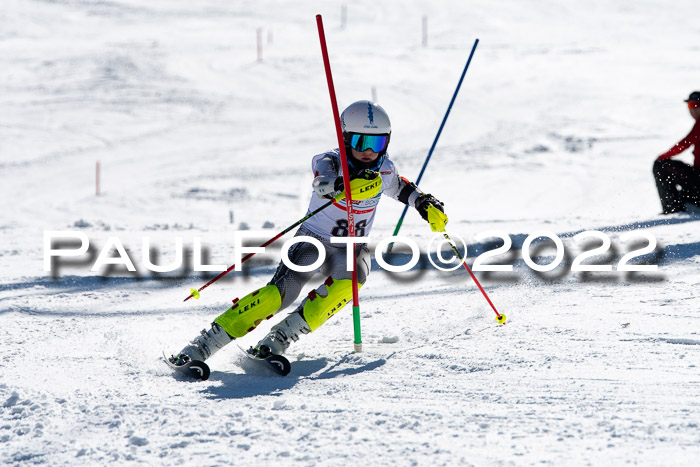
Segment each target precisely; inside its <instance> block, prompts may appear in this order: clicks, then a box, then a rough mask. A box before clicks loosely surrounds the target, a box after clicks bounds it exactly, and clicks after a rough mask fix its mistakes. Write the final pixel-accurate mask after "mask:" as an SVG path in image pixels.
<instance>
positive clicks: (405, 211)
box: [386, 39, 479, 253]
mask: <svg viewBox="0 0 700 467" xmlns="http://www.w3.org/2000/svg"><path fill="white" fill-rule="evenodd" d="M477 45H479V39H477V40H475V41H474V47H472V51H471V53H470V54H469V58H468V59H467V64H466V65H465V66H464V71H462V76H461V77H460V78H459V83H457V89H455V93H454V95H453V96H452V100H451V101H450V105H449V106H448V107H447V112H445V117H444V118H443V119H442V123H441V124H440V129H439V130H438V132H437V135H435V140H434V141H433V145H432V146H430V151H428V157H426V158H425V162H423V168H422V169H420V174H418V178H417V179H416V182H415V183H416V185H418V184H419V183H420V180H421V178H423V174H424V173H425V168H426V167H428V162H430V158H431V157H432V155H433V151H434V150H435V146H436V145H437V142H438V139H440V133H442V129H443V128H444V127H445V122H446V121H447V117H448V116H449V115H450V110H452V104H454V103H455V99H456V98H457V93H459V88H460V87H461V86H462V81H464V76H465V75H466V74H467V69H469V64H470V63H471V61H472V57H473V56H474V51H475V50H476V46H477ZM407 212H408V205H406V207H404V208H403V213H401V218H399V222H398V223H397V224H396V228H395V229H394V233H393V234H392V236H395V235H396V234H398V233H399V230H400V229H401V224H403V218H404V217H405V216H406V213H407ZM393 246H394V244H393V243H390V244H389V247H388V248H387V250H386V252H387V253H391V248H392V247H393Z"/></svg>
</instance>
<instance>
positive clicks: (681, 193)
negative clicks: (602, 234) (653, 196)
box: [653, 91, 700, 214]
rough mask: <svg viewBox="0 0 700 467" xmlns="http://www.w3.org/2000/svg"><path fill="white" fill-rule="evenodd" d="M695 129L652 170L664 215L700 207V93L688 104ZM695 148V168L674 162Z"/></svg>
mask: <svg viewBox="0 0 700 467" xmlns="http://www.w3.org/2000/svg"><path fill="white" fill-rule="evenodd" d="M685 102H687V103H688V109H689V110H690V115H691V116H692V117H693V118H694V119H695V125H693V128H692V130H690V133H688V136H686V137H685V138H683V139H682V140H680V141H679V142H678V143H676V145H675V146H673V147H672V148H671V149H669V150H668V151H666V152H665V153H663V154H661V155H660V156H659V157H657V158H656V161H655V162H654V166H653V172H654V179H655V180H656V188H657V189H658V190H659V198H661V207H662V208H663V214H671V213H674V212H679V211H685V204H686V203H690V204H694V205H695V206H698V207H700V91H693V92H691V93H690V96H688V98H687V99H686V100H685ZM693 145H695V148H694V149H693V155H694V156H695V160H694V165H692V166H691V165H688V164H686V163H684V162H681V161H679V160H672V159H671V158H672V157H673V156H675V155H678V154H680V153H682V152H683V151H685V150H686V149H688V148H689V147H690V146H693Z"/></svg>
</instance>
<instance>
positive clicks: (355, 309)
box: [316, 15, 362, 352]
mask: <svg viewBox="0 0 700 467" xmlns="http://www.w3.org/2000/svg"><path fill="white" fill-rule="evenodd" d="M316 26H317V27H318V38H319V40H320V42H321V53H322V54H323V66H324V68H325V69H326V81H328V93H329V94H330V96H331V107H332V108H333V119H334V120H335V132H336V136H337V137H338V150H339V151H340V161H341V164H342V166H343V183H344V185H345V186H346V187H349V186H350V172H349V170H348V158H347V154H345V142H344V139H343V131H342V129H341V127H340V113H339V112H338V102H337V101H336V98H335V88H334V86H333V75H332V74H331V64H330V60H329V59H328V48H327V47H326V35H325V33H324V31H323V19H322V18H321V15H316ZM346 191H347V193H346V195H345V205H346V207H347V213H348V236H349V237H354V236H355V213H354V212H353V207H352V194H351V193H350V191H351V190H349V189H348V190H346ZM352 319H353V328H354V332H355V341H354V343H355V352H362V332H361V329H360V298H359V294H358V286H357V258H356V256H355V243H353V244H352Z"/></svg>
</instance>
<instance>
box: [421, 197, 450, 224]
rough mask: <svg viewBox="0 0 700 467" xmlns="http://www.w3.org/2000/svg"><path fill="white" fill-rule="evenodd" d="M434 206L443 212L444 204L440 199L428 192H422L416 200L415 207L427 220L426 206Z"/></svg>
mask: <svg viewBox="0 0 700 467" xmlns="http://www.w3.org/2000/svg"><path fill="white" fill-rule="evenodd" d="M431 205H432V206H435V207H436V208H437V209H438V210H440V212H442V213H444V212H445V205H444V204H442V201H440V200H439V199H437V198H436V197H434V196H433V195H431V194H430V193H423V194H422V195H420V196H419V197H418V199H417V200H416V209H417V210H418V213H420V216H421V217H422V218H423V219H424V220H425V221H427V220H428V206H431Z"/></svg>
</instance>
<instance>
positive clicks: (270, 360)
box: [238, 345, 292, 376]
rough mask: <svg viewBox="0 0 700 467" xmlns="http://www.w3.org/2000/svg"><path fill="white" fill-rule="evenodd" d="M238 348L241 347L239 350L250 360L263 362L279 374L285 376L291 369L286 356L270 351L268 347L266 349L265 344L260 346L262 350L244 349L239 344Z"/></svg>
mask: <svg viewBox="0 0 700 467" xmlns="http://www.w3.org/2000/svg"><path fill="white" fill-rule="evenodd" d="M238 348H239V349H241V352H243V353H244V354H245V355H246V357H248V358H250V359H251V360H257V361H258V362H263V363H265V364H266V365H267V367H268V368H270V369H271V370H272V371H274V372H275V373H277V374H278V375H280V376H287V375H288V374H289V372H290V371H291V370H292V364H291V363H289V360H287V358H286V357H284V356H282V355H277V354H274V353H272V352H270V349H268V348H267V347H266V346H263V347H262V350H263V351H262V352H261V350H258V349H254V348H253V347H251V348H249V349H248V350H246V349H244V348H243V347H241V346H240V345H239V346H238Z"/></svg>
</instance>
